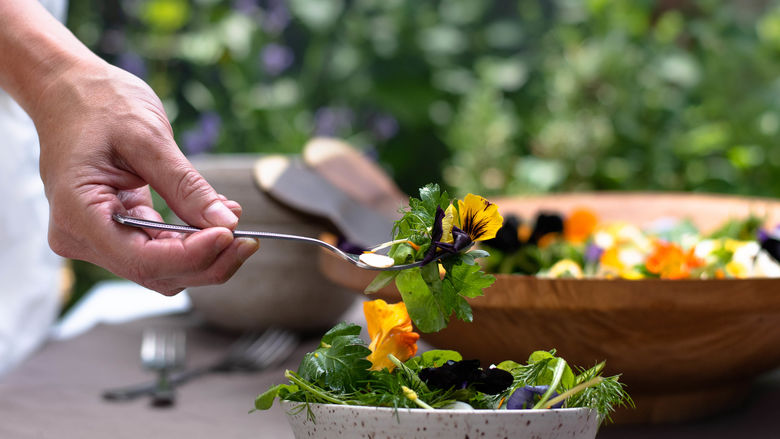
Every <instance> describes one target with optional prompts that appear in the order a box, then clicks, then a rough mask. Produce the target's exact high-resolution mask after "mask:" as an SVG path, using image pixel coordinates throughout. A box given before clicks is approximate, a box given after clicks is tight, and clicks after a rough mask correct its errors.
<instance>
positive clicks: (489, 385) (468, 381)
mask: <svg viewBox="0 0 780 439" xmlns="http://www.w3.org/2000/svg"><path fill="white" fill-rule="evenodd" d="M417 375H418V376H419V377H420V379H421V380H422V381H424V382H425V384H427V385H428V387H430V388H432V389H441V390H449V389H465V388H467V387H469V386H472V387H473V388H474V390H476V391H478V392H482V393H487V394H488V395H496V394H499V393H501V392H503V391H504V390H506V388H507V387H509V386H511V385H512V381H513V380H514V378H513V377H512V374H511V373H509V372H507V371H505V370H502V369H496V368H492V369H487V370H483V369H482V368H480V367H479V360H463V361H452V360H449V361H447V362H446V363H444V364H443V365H441V366H439V367H428V368H425V369H422V370H420V372H418V374H417Z"/></svg>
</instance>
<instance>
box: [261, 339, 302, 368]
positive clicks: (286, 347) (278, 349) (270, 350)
mask: <svg viewBox="0 0 780 439" xmlns="http://www.w3.org/2000/svg"><path fill="white" fill-rule="evenodd" d="M297 345H298V336H296V335H295V334H293V333H292V332H289V331H281V332H280V333H279V335H278V336H277V338H276V339H275V340H274V343H273V344H271V345H268V346H267V348H266V349H264V350H262V351H258V352H256V355H254V356H253V357H252V360H253V361H252V363H253V366H254V367H255V368H258V369H264V368H266V367H268V366H270V365H271V364H274V363H276V362H279V361H284V360H285V359H286V358H287V356H289V355H290V354H291V353H292V351H293V350H294V348H295V346H297Z"/></svg>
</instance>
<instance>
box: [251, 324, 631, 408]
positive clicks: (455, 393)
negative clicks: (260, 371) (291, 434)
mask: <svg viewBox="0 0 780 439" xmlns="http://www.w3.org/2000/svg"><path fill="white" fill-rule="evenodd" d="M359 333H360V327H359V326H358V325H354V324H347V323H339V324H338V325H336V326H335V327H334V328H333V329H331V330H330V331H328V332H327V333H326V334H325V335H324V336H323V337H322V341H321V342H320V346H319V347H318V348H317V349H316V350H315V351H314V352H311V353H309V354H306V356H304V359H303V361H302V362H301V365H300V367H299V372H298V373H296V372H293V371H290V370H288V371H286V372H285V377H286V378H287V379H288V380H289V383H288V384H277V385H274V386H271V387H270V388H269V389H268V390H267V391H266V392H264V393H262V394H260V395H258V396H257V398H256V399H255V404H254V406H255V410H268V409H269V408H271V406H272V404H273V401H274V400H275V399H276V398H279V399H284V400H287V401H292V402H300V403H302V405H301V406H300V409H301V410H302V409H304V408H306V407H308V404H310V403H330V404H343V405H361V406H376V407H394V408H416V407H418V406H423V407H426V408H443V407H446V406H448V405H449V404H451V403H453V402H455V401H461V402H465V403H468V404H469V405H471V406H472V407H473V408H475V409H499V408H502V404H503V402H504V401H505V400H506V399H507V398H508V397H509V396H510V395H512V393H514V392H515V391H516V390H517V389H519V388H522V387H523V386H541V385H547V386H550V387H549V389H548V391H547V392H546V393H545V394H544V395H543V396H542V398H541V399H540V400H539V401H537V402H536V405H537V407H538V408H547V407H549V406H550V405H552V404H555V403H558V402H560V401H565V406H566V407H591V408H593V409H595V410H597V411H598V412H599V413H600V414H601V415H602V417H604V418H608V416H609V413H610V412H612V411H613V410H615V408H616V407H619V406H632V405H633V402H632V401H631V398H630V397H629V396H628V395H627V394H626V392H625V390H623V385H622V384H621V383H620V382H619V380H618V379H619V376H613V377H608V378H603V377H601V372H602V370H603V368H604V363H599V364H597V365H595V366H593V367H591V368H590V369H578V370H579V371H580V372H579V373H578V374H575V373H574V372H573V371H572V369H571V368H570V367H569V365H568V364H567V362H566V361H565V360H564V359H563V358H560V357H557V356H556V355H555V351H536V352H534V353H532V354H531V356H530V357H529V359H528V361H527V363H526V364H521V363H517V362H515V361H512V360H507V361H503V362H501V363H500V364H499V365H498V367H499V368H501V369H503V370H506V371H509V372H510V373H511V374H512V376H513V378H514V380H513V383H512V385H511V386H510V387H509V388H507V389H506V390H505V391H504V392H502V393H500V394H497V395H488V394H484V393H482V392H479V391H477V390H476V389H475V388H474V387H472V386H471V385H469V386H467V387H466V388H463V389H449V390H442V389H432V388H428V386H427V385H426V384H425V382H424V381H422V380H421V379H420V377H419V375H418V374H419V372H420V371H421V370H422V369H425V368H431V367H440V366H442V365H444V364H445V363H446V362H447V361H461V360H462V359H463V357H462V356H461V354H460V353H458V352H456V351H452V350H430V351H427V352H424V353H422V354H420V355H418V356H416V357H413V358H410V359H409V360H407V361H406V362H404V363H402V362H401V361H399V360H398V359H397V358H395V357H393V356H390V359H391V360H392V361H393V363H394V364H395V365H396V368H395V370H393V371H392V372H390V371H388V370H387V369H383V370H381V371H375V370H369V367H370V365H371V363H370V362H369V361H368V360H366V359H365V356H367V355H368V354H369V353H370V352H369V351H368V349H366V348H365V346H363V344H362V343H361V342H359V341H358V339H357V336H358V334H359ZM315 354H317V355H315ZM342 354H344V355H343V357H342V356H341V355H342ZM361 355H362V357H361ZM336 375H338V376H339V377H337V376H336ZM409 390H411V391H413V392H414V394H415V395H416V397H415V398H410V397H409V395H408V393H407V392H408V391H409ZM556 394H557V395H558V396H555V395H556ZM307 413H308V414H309V416H312V414H311V411H308V412H307Z"/></svg>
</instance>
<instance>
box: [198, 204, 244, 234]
mask: <svg viewBox="0 0 780 439" xmlns="http://www.w3.org/2000/svg"><path fill="white" fill-rule="evenodd" d="M203 216H204V217H205V218H206V220H207V221H208V222H210V223H211V224H212V225H215V226H223V227H233V226H235V225H236V223H237V222H238V217H237V216H236V215H235V214H234V213H233V212H231V211H230V209H228V208H227V206H225V205H224V204H222V201H219V200H217V201H215V202H213V203H211V204H210V205H209V207H207V208H206V211H205V212H203Z"/></svg>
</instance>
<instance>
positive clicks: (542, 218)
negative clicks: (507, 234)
mask: <svg viewBox="0 0 780 439" xmlns="http://www.w3.org/2000/svg"><path fill="white" fill-rule="evenodd" d="M561 232H563V218H562V217H561V216H560V215H559V214H557V213H548V212H540V213H539V215H537V217H536V224H534V229H533V231H532V232H531V236H530V237H529V238H528V242H530V243H532V244H537V243H538V242H539V240H540V239H541V238H542V237H543V236H545V235H548V234H550V233H561Z"/></svg>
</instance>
